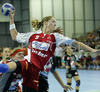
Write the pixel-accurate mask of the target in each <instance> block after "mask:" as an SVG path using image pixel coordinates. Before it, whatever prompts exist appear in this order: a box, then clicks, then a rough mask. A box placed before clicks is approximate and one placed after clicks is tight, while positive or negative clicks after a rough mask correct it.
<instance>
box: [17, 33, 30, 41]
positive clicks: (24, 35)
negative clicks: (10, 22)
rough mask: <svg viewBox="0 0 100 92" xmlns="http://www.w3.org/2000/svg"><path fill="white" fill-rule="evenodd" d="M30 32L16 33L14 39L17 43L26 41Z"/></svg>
mask: <svg viewBox="0 0 100 92" xmlns="http://www.w3.org/2000/svg"><path fill="white" fill-rule="evenodd" d="M31 35H32V33H31V32H30V33H18V35H17V37H16V39H17V41H18V42H19V43H28V41H29V38H30V36H31Z"/></svg>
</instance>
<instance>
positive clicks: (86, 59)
mask: <svg viewBox="0 0 100 92" xmlns="http://www.w3.org/2000/svg"><path fill="white" fill-rule="evenodd" d="M86 64H88V69H90V68H91V67H90V65H91V64H93V59H92V56H91V55H90V53H88V54H87V56H86V58H85V61H84V65H85V66H86Z"/></svg>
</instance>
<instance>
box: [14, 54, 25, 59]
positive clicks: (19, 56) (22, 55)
mask: <svg viewBox="0 0 100 92" xmlns="http://www.w3.org/2000/svg"><path fill="white" fill-rule="evenodd" d="M22 58H24V52H18V53H17V54H16V55H15V56H14V57H13V59H14V60H21V59H22Z"/></svg>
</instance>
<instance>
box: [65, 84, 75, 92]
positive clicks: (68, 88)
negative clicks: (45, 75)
mask: <svg viewBox="0 0 100 92" xmlns="http://www.w3.org/2000/svg"><path fill="white" fill-rule="evenodd" d="M63 88H64V89H66V90H70V91H72V90H73V88H72V87H71V86H69V85H64V86H63Z"/></svg>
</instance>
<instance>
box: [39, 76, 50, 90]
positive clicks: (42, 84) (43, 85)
mask: <svg viewBox="0 0 100 92" xmlns="http://www.w3.org/2000/svg"><path fill="white" fill-rule="evenodd" d="M48 90H49V84H48V78H47V77H44V76H43V75H41V74H40V75H39V89H38V92H48Z"/></svg>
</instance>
